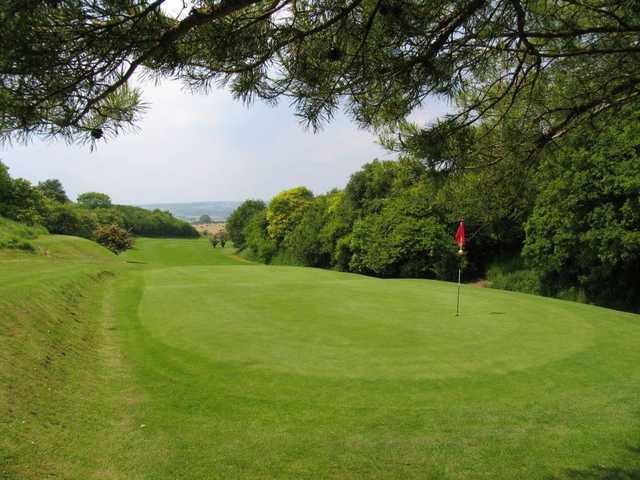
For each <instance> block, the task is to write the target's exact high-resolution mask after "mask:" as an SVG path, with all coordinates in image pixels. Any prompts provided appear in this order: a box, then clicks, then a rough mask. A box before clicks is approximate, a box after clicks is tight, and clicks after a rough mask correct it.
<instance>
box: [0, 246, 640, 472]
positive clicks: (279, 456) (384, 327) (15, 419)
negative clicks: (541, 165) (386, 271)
mask: <svg viewBox="0 0 640 480" xmlns="http://www.w3.org/2000/svg"><path fill="white" fill-rule="evenodd" d="M36 242H37V243H38V247H39V248H38V251H40V252H45V253H46V255H44V254H40V255H33V254H32V255H27V254H19V253H0V280H1V281H0V285H2V288H0V329H1V330H0V333H1V335H0V342H1V343H0V409H1V410H0V418H1V419H2V420H0V478H5V477H6V478H10V479H14V478H34V479H35V478H38V479H40V478H48V477H51V478H72V479H75V478H78V479H84V478H109V479H111V478H118V479H120V478H121V479H154V480H156V479H158V480H162V479H176V478H180V479H183V478H184V479H218V478H220V479H231V478H233V479H256V478H278V479H318V478H334V479H356V478H357V479H372V478H373V479H375V478H379V479H392V478H397V479H406V478H421V479H422V478H440V479H489V478H491V479H496V478H508V479H510V478H513V479H516V478H517V479H521V478H527V479H532V478H533V479H536V478H539V479H554V478H555V479H561V478H562V479H569V478H579V479H605V478H611V479H613V478H616V479H617V478H624V479H628V478H640V454H639V453H638V447H640V409H639V407H638V405H639V403H638V400H639V399H640V368H639V367H638V365H639V360H640V351H639V349H638V348H637V346H638V345H639V344H640V317H638V316H634V315H631V314H626V313H620V312H615V311H612V310H606V309H601V308H595V307H591V306H587V305H581V304H574V303H569V302H563V301H559V300H552V299H546V298H539V297H532V296H527V295H522V294H517V293H512V292H503V291H497V290H488V289H477V288H474V287H466V286H465V287H463V292H462V295H463V297H462V308H463V314H462V315H461V316H460V317H456V316H455V315H454V314H453V312H454V309H455V303H454V302H455V291H456V287H455V285H452V284H447V283H442V282H431V281H420V280H380V279H374V278H367V277H362V276H357V275H350V274H343V273H338V272H331V271H325V270H315V269H304V268H297V267H274V266H270V267H267V266H262V265H254V264H249V263H247V262H245V261H242V260H240V259H238V258H236V257H234V256H233V255H232V250H231V249H225V250H222V249H216V250H212V249H211V248H210V246H209V245H208V243H207V241H206V240H204V239H201V240H150V239H140V240H139V241H138V243H137V245H136V248H135V250H132V251H130V252H127V253H126V254H124V255H123V256H122V257H121V258H117V257H114V256H112V255H108V254H106V253H105V252H104V251H101V250H100V248H99V247H95V246H94V245H93V244H89V243H88V242H87V243H83V242H78V240H74V239H68V238H59V237H44V238H42V239H39V240H36ZM127 262H129V263H127ZM104 272H111V273H104ZM7 285H10V286H7ZM7 314H9V317H7ZM61 352H65V354H64V355H63V354H62V353H61ZM48 357H49V358H53V359H54V361H50V360H48V359H47V358H48ZM5 412H6V413H5ZM31 442H34V443H31ZM3 474H4V475H5V477H3Z"/></svg>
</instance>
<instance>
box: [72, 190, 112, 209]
mask: <svg viewBox="0 0 640 480" xmlns="http://www.w3.org/2000/svg"><path fill="white" fill-rule="evenodd" d="M77 201H78V204H79V205H82V206H83V207H85V208H90V209H94V208H106V207H110V206H111V198H110V197H109V195H107V194H106V193H99V192H86V193H81V194H80V195H78V200H77Z"/></svg>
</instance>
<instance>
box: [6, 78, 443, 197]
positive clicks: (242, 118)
mask: <svg viewBox="0 0 640 480" xmlns="http://www.w3.org/2000/svg"><path fill="white" fill-rule="evenodd" d="M144 96H145V101H147V102H148V103H149V104H150V109H149V111H148V112H147V114H146V115H145V118H144V119H143V120H142V121H141V122H140V124H139V127H140V130H139V131H138V132H137V133H129V134H125V135H122V136H120V137H118V138H117V139H115V140H111V141H110V142H109V143H107V144H100V145H99V147H98V149H97V151H94V152H90V151H89V148H88V147H86V146H68V145H66V144H64V143H63V142H43V141H36V142H34V143H32V144H30V145H28V146H20V145H15V146H13V147H7V148H5V149H4V150H2V151H0V158H1V159H2V161H3V162H4V163H6V164H7V165H8V166H9V167H10V169H11V174H12V175H13V176H16V177H24V178H27V179H29V180H31V181H33V182H37V181H41V180H44V179H46V178H58V179H60V180H61V181H62V183H63V184H64V185H65V187H66V189H67V191H68V193H69V194H70V196H72V197H75V196H76V195H77V194H78V193H82V192H84V191H101V192H105V193H107V194H109V195H110V196H111V197H112V198H113V200H114V201H116V202H119V203H153V202H176V201H185V202H186V201H199V200H241V199H244V198H248V197H256V198H265V199H267V198H269V197H271V196H272V195H274V194H275V193H277V192H278V191H280V190H283V189H285V188H289V187H292V186H296V185H306V186H308V187H309V188H311V189H312V190H313V191H314V192H316V193H322V192H325V191H327V190H329V189H331V188H333V187H342V186H344V185H345V183H346V182H347V180H348V178H349V175H350V174H351V173H353V172H354V171H356V170H357V169H358V168H360V166H362V165H363V164H364V163H367V162H369V161H371V160H373V158H376V157H379V158H388V157H389V154H388V153H387V152H385V151H384V150H383V149H382V148H381V147H380V146H379V145H377V144H376V143H375V136H374V135H372V134H371V133H369V132H366V131H363V130H359V129H358V128H357V127H356V126H355V125H354V124H353V123H352V122H350V120H348V119H347V118H346V117H345V116H343V115H338V116H337V118H336V119H335V120H334V121H333V122H332V123H331V124H329V125H327V126H326V127H325V129H324V130H322V131H321V132H319V133H316V134H314V133H312V132H310V131H306V130H305V129H304V128H303V127H302V126H301V125H300V124H299V123H298V120H297V119H296V118H295V117H294V115H293V112H292V111H291V110H290V109H289V108H288V107H287V106H286V105H280V106H278V107H275V108H273V107H269V106H266V105H264V104H260V103H258V104H255V105H252V106H251V107H249V108H248V107H245V106H243V105H242V104H241V103H240V102H237V101H235V100H233V99H232V98H231V96H230V95H229V94H228V93H227V92H225V91H223V90H216V91H214V92H212V93H210V94H209V95H191V94H189V93H186V92H183V91H182V90H181V88H180V85H179V84H177V83H175V82H165V83H162V84H161V85H160V86H152V85H146V86H145V87H144ZM434 108H435V111H437V112H440V113H441V112H442V108H443V107H442V106H441V105H438V104H435V107H434ZM425 115H428V112H427V114H425ZM420 118H421V119H422V116H421V117H420ZM425 118H426V117H425Z"/></svg>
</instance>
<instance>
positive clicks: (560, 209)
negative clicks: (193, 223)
mask: <svg viewBox="0 0 640 480" xmlns="http://www.w3.org/2000/svg"><path fill="white" fill-rule="evenodd" d="M501 134H502V133H501ZM485 140H486V137H482V138H481V137H480V136H478V137H476V139H475V140H474V141H475V142H476V143H480V142H482V141H485ZM565 140H566V141H564V142H563V143H562V144H559V145H558V148H555V149H553V150H548V151H547V152H546V153H545V155H544V157H543V158H542V159H541V160H540V161H539V163H537V164H536V165H534V166H524V165H523V164H522V162H520V161H519V159H518V158H516V154H515V153H513V152H509V151H508V150H505V154H504V157H503V159H502V161H500V162H498V163H496V164H495V165H493V166H491V167H485V168H482V169H478V170H475V169H474V170H471V169H470V170H467V171H465V172H460V171H458V170H455V171H444V170H443V169H441V168H434V166H433V164H431V163H430V162H429V157H427V156H420V155H418V154H416V152H415V151H407V152H405V153H406V155H404V156H402V157H401V158H400V160H398V161H377V160H376V161H373V162H371V163H369V164H367V165H365V166H363V167H362V169H361V170H360V171H358V172H356V173H354V174H353V175H352V176H351V179H350V180H349V182H348V184H347V185H346V187H345V188H344V190H334V191H331V192H329V193H327V194H325V195H318V196H313V195H312V194H311V192H310V191H309V190H308V189H306V188H304V187H297V188H294V189H291V190H287V191H284V192H281V193H280V194H278V195H276V196H275V197H274V198H273V199H272V200H271V201H270V202H269V203H268V204H265V203H264V202H261V201H257V200H248V201H246V202H245V203H243V204H242V205H241V206H240V207H239V208H238V209H237V210H236V211H235V212H234V213H233V214H232V216H231V217H230V219H229V222H228V223H227V229H228V231H229V234H230V236H231V238H232V239H233V240H234V243H235V245H236V246H237V247H239V248H240V249H242V250H244V251H245V252H246V254H247V255H249V256H251V257H253V258H255V259H258V260H261V261H264V262H272V263H283V262H284V263H295V264H300V265H307V266H314V267H322V268H333V269H339V270H344V271H351V272H358V273H364V274H367V275H375V276H380V277H421V278H437V279H445V280H453V279H455V274H456V270H457V265H458V261H459V260H458V258H457V257H456V245H455V244H454V242H453V234H454V231H455V226H456V224H457V222H458V221H459V219H460V217H461V216H464V218H465V223H466V227H467V236H468V240H469V241H468V247H467V254H466V255H465V257H464V259H463V260H462V261H463V263H464V265H463V266H464V272H465V278H466V279H467V280H475V279H481V278H485V277H487V276H488V278H489V280H493V281H494V283H495V286H499V287H500V288H509V289H515V290H522V291H526V292H529V293H536V294H544V295H550V296H560V297H563V298H570V299H576V300H583V301H588V302H592V303H598V304H602V305H606V306H613V307H617V308H623V309H629V310H634V311H639V310H640V111H639V110H634V109H630V110H628V111H627V112H626V115H625V116H624V117H622V118H618V117H615V116H613V115H610V116H605V117H603V118H602V120H601V121H598V122H595V123H594V124H593V125H592V126H589V127H582V128H579V129H576V130H575V131H574V132H572V133H570V134H569V135H568V136H567V138H566V139H565ZM505 143H506V142H505Z"/></svg>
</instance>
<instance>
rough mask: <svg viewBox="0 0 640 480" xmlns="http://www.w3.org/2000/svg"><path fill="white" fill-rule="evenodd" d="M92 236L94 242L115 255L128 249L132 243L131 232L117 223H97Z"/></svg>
mask: <svg viewBox="0 0 640 480" xmlns="http://www.w3.org/2000/svg"><path fill="white" fill-rule="evenodd" d="M93 237H94V238H95V241H96V242H98V243H99V244H100V245H102V246H103V247H106V248H108V249H109V250H111V251H112V252H113V253H115V254H116V255H118V254H119V253H121V252H124V251H125V250H128V249H130V248H131V247H133V243H134V239H133V237H132V236H131V234H130V233H129V232H127V231H126V230H125V229H124V228H120V227H119V226H117V225H98V227H97V228H96V230H95V232H93Z"/></svg>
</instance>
